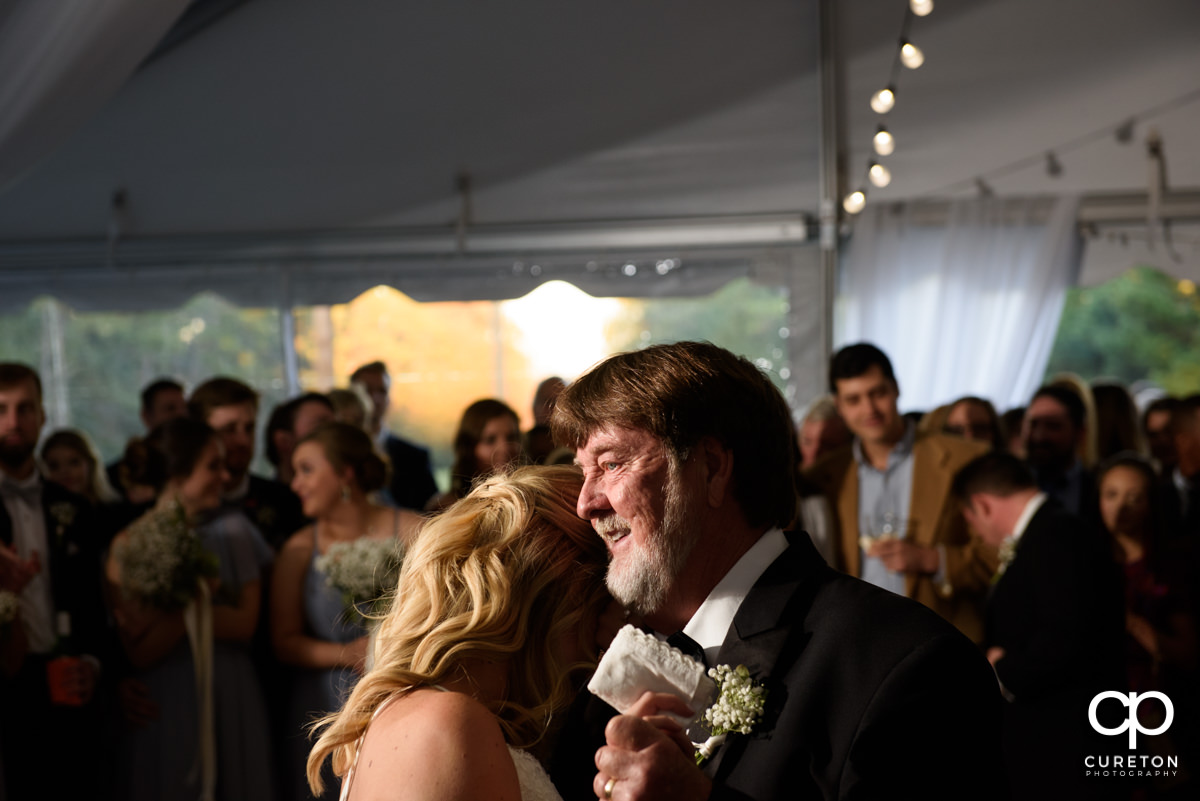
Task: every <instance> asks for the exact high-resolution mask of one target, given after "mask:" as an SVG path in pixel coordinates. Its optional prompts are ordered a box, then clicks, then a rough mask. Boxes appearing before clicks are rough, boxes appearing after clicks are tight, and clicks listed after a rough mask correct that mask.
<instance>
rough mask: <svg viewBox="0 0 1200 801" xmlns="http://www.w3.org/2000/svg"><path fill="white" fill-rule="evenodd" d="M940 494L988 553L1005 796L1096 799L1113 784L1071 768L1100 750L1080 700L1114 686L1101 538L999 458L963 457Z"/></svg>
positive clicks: (1114, 619) (1114, 637) (1021, 467)
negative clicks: (1001, 699)
mask: <svg viewBox="0 0 1200 801" xmlns="http://www.w3.org/2000/svg"><path fill="white" fill-rule="evenodd" d="M952 491H953V493H954V496H955V497H956V498H957V499H958V500H959V502H960V503H961V504H962V509H963V516H964V517H965V518H966V519H967V522H968V523H969V524H970V525H971V527H972V528H973V529H974V530H975V531H976V532H978V533H979V535H980V537H981V538H982V539H983V540H984V541H985V542H988V543H989V544H991V545H994V546H996V547H998V548H999V549H1000V554H1001V563H1000V571H1001V572H1000V573H999V574H998V578H997V579H996V581H995V583H994V584H993V588H992V592H991V594H990V595H989V597H988V603H987V609H986V613H985V644H986V645H987V646H988V651H987V657H988V661H989V662H991V663H992V666H993V667H994V668H995V671H996V676H997V677H998V679H999V681H1000V685H1001V688H1002V689H1003V692H1004V696H1005V699H1006V700H1007V701H1008V703H1006V704H1005V709H1004V746H1005V749H1004V750H1005V761H1006V763H1007V765H1008V772H1009V779H1010V781H1011V783H1012V788H1013V795H1014V797H1016V798H1022V799H1024V798H1029V799H1037V798H1046V799H1059V798H1096V797H1105V794H1106V793H1108V792H1111V791H1113V790H1114V789H1117V788H1114V787H1112V786H1111V783H1109V784H1108V785H1105V784H1104V783H1103V782H1098V781H1097V780H1095V779H1092V780H1090V781H1089V780H1088V779H1087V778H1086V777H1085V775H1084V770H1083V765H1084V758H1085V757H1086V756H1087V755H1088V754H1097V753H1107V752H1109V751H1111V750H1112V746H1111V745H1109V746H1105V745H1104V743H1103V742H1102V738H1100V739H1098V738H1097V735H1096V733H1095V732H1094V731H1093V730H1092V728H1091V727H1090V725H1089V723H1088V706H1089V704H1090V703H1091V700H1092V698H1094V697H1095V696H1096V695H1097V694H1098V693H1100V692H1104V691H1109V690H1116V691H1124V690H1125V686H1124V684H1125V682H1124V678H1123V675H1122V662H1121V659H1122V647H1123V644H1124V600H1123V596H1122V591H1121V583H1120V582H1121V578H1120V574H1119V573H1118V570H1117V567H1116V564H1115V562H1114V559H1113V557H1112V551H1111V546H1110V545H1109V544H1108V542H1107V539H1106V538H1105V537H1104V536H1103V535H1102V534H1101V533H1100V532H1099V531H1098V530H1097V529H1095V528H1094V527H1091V526H1087V525H1085V524H1084V523H1082V522H1081V521H1080V520H1079V519H1078V518H1076V517H1075V516H1074V515H1071V514H1069V513H1068V512H1067V511H1066V510H1064V509H1063V508H1062V507H1061V506H1059V505H1058V504H1057V503H1056V502H1055V501H1054V500H1052V499H1049V498H1047V496H1046V494H1045V493H1043V492H1040V491H1039V490H1038V487H1037V483H1036V480H1035V478H1034V476H1033V473H1032V472H1031V471H1030V470H1029V468H1028V467H1026V465H1025V464H1024V463H1022V462H1021V461H1020V460H1019V459H1017V458H1016V457H1015V456H1012V455H1011V454H1007V453H1000V452H992V453H989V454H986V455H984V456H981V457H979V458H977V459H975V460H974V461H972V462H970V463H968V464H967V465H966V466H964V467H963V469H962V470H961V471H959V473H958V475H957V476H955V479H954V484H953V487H952ZM1122 709H1123V708H1122ZM1125 711H1127V710H1125ZM1111 725H1112V724H1109V726H1110V727H1111Z"/></svg>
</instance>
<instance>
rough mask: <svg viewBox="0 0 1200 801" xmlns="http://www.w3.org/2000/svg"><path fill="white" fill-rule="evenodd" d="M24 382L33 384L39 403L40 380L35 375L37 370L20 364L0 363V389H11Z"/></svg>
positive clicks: (39, 377) (40, 393)
mask: <svg viewBox="0 0 1200 801" xmlns="http://www.w3.org/2000/svg"><path fill="white" fill-rule="evenodd" d="M26 381H30V382H32V383H33V386H34V388H35V389H36V390H37V396H38V400H39V401H41V399H42V378H41V376H39V375H38V374H37V370H34V369H33V368H32V367H30V366H29V365H27V364H21V363H20V362H0V389H11V388H12V387H15V386H16V385H17V384H21V383H24V382H26Z"/></svg>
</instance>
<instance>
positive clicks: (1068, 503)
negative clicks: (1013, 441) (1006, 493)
mask: <svg viewBox="0 0 1200 801" xmlns="http://www.w3.org/2000/svg"><path fill="white" fill-rule="evenodd" d="M1085 420H1086V410H1085V408H1084V405H1083V401H1082V400H1080V398H1079V396H1078V395H1076V394H1075V393H1074V392H1072V391H1071V390H1069V389H1067V388H1066V387H1064V386H1061V385H1058V384H1047V385H1046V386H1043V387H1041V388H1040V389H1039V390H1038V391H1037V392H1035V393H1034V394H1033V400H1031V401H1030V402H1029V406H1028V408H1027V409H1026V411H1025V422H1024V432H1025V453H1026V458H1027V459H1028V461H1029V466H1030V467H1032V468H1033V474H1034V476H1035V477H1036V478H1037V485H1038V489H1040V490H1041V491H1042V492H1044V493H1046V494H1047V495H1049V496H1050V497H1051V498H1053V499H1054V500H1056V501H1058V503H1059V505H1061V506H1062V507H1063V508H1064V509H1066V510H1067V511H1068V512H1070V513H1071V514H1073V515H1076V516H1080V517H1082V518H1084V519H1094V516H1095V511H1094V510H1095V507H1096V481H1095V479H1094V478H1093V476H1092V475H1091V473H1089V472H1088V471H1087V469H1086V468H1085V467H1084V466H1083V462H1081V461H1080V459H1079V447H1080V443H1082V442H1083V438H1084V437H1085V436H1086V435H1087V427H1086V423H1085Z"/></svg>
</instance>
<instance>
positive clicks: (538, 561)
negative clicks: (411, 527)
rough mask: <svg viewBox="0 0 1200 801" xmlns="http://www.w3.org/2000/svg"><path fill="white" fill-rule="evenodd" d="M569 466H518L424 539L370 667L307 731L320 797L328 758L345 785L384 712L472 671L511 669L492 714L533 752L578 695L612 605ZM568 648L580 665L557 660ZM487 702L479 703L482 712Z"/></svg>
mask: <svg viewBox="0 0 1200 801" xmlns="http://www.w3.org/2000/svg"><path fill="white" fill-rule="evenodd" d="M582 484H583V478H582V475H581V474H580V472H579V470H578V468H575V467H563V466H559V467H522V468H517V469H515V470H513V471H512V472H510V473H507V474H498V475H494V476H492V477H490V478H488V479H487V480H486V481H484V482H483V483H481V484H480V485H478V486H477V487H476V488H475V489H474V490H472V491H471V493H470V494H469V495H468V496H467V497H465V498H463V499H462V500H461V501H458V502H457V503H455V504H454V505H453V506H451V507H450V508H449V509H447V510H446V511H445V512H443V513H442V514H441V515H439V516H438V517H437V518H435V519H433V520H431V521H430V522H429V523H428V524H426V525H425V527H424V528H423V529H422V530H421V533H420V534H419V535H418V537H417V540H416V542H414V543H413V545H412V546H411V547H410V548H409V551H408V553H407V555H406V556H405V559H404V565H403V567H402V568H401V570H400V577H399V580H398V582H397V589H396V593H395V599H394V603H393V604H392V608H391V611H389V612H388V614H387V616H386V617H384V618H383V619H382V622H381V624H380V627H379V632H378V636H377V641H376V645H375V664H374V667H372V669H371V670H370V671H369V672H368V673H367V674H366V675H365V676H363V678H362V679H361V680H360V681H359V682H358V685H357V686H356V687H355V688H354V691H353V692H352V693H351V694H350V697H349V698H348V699H347V700H346V703H345V705H344V706H343V707H342V709H341V710H340V711H338V712H336V713H334V714H331V715H328V716H326V717H325V718H323V719H322V720H320V721H317V723H316V724H314V727H313V729H314V731H318V730H321V735H320V738H319V739H318V740H317V743H316V745H315V746H314V747H313V750H312V752H311V753H310V754H309V757H308V781H309V785H310V786H311V787H312V789H313V792H314V793H315V794H317V795H320V793H321V790H322V786H323V782H322V779H321V775H320V774H321V765H322V764H323V763H324V761H325V758H326V757H327V756H332V762H333V772H334V773H335V774H336V775H338V776H344V775H345V774H346V771H347V770H348V769H349V768H350V766H351V765H352V764H353V760H354V754H355V750H356V747H357V743H358V740H359V738H360V737H361V736H362V735H363V734H364V733H365V732H366V730H367V726H368V724H369V723H370V721H371V717H372V715H374V714H375V711H376V710H377V709H378V708H379V707H380V706H381V705H383V704H384V703H385V702H387V701H388V700H390V699H391V698H394V697H396V696H399V695H403V694H405V693H408V692H410V691H412V690H414V689H417V688H420V687H430V686H433V685H436V684H439V683H440V682H443V681H447V680H450V679H452V678H457V677H461V676H462V675H464V674H463V673H462V672H460V671H462V669H463V667H464V663H466V662H467V661H473V660H483V661H504V662H506V663H507V667H508V670H507V674H508V675H507V684H506V695H505V698H504V699H503V700H501V701H498V702H494V703H490V704H489V707H490V708H491V711H492V712H493V713H494V714H495V715H496V717H497V719H498V720H499V723H500V727H501V729H502V730H503V732H504V737H505V739H506V740H507V741H508V742H509V744H511V745H513V746H515V747H518V748H529V747H530V746H532V745H534V744H535V743H537V742H538V741H539V740H541V739H542V737H543V736H544V735H545V733H546V731H547V729H548V728H549V724H550V720H551V716H552V715H553V714H555V713H557V712H560V711H562V710H563V709H565V708H566V707H567V706H568V705H569V704H570V702H571V700H572V698H573V696H574V687H573V682H572V675H573V674H574V673H575V671H576V670H577V669H581V668H586V667H591V666H593V665H594V663H595V660H596V643H595V638H596V637H595V635H596V624H597V621H598V619H599V616H600V614H601V613H602V612H603V610H604V608H605V606H606V605H607V603H608V601H609V596H608V592H607V590H606V589H605V586H604V573H605V570H606V569H607V562H608V558H607V552H606V549H605V547H604V543H603V541H602V540H601V539H600V537H598V536H597V535H596V533H595V532H594V531H593V530H592V527H591V525H590V524H589V523H588V522H586V521H584V520H581V519H580V518H579V517H578V516H576V514H575V505H576V501H577V499H578V497H579V490H580V488H581V487H582ZM568 638H570V639H573V640H575V641H576V644H577V646H578V651H577V653H580V654H583V655H584V656H585V661H584V662H581V663H575V664H568V663H566V661H565V655H564V654H563V648H562V647H561V646H562V644H564V643H565V642H568V641H569V640H568ZM485 703H486V702H485Z"/></svg>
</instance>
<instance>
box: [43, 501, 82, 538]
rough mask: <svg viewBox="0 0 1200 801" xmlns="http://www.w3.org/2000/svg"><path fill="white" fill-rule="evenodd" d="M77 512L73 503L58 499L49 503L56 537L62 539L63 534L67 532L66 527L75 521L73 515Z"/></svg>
mask: <svg viewBox="0 0 1200 801" xmlns="http://www.w3.org/2000/svg"><path fill="white" fill-rule="evenodd" d="M78 512H79V510H78V509H76V508H75V504H73V503H68V502H66V501H60V502H58V503H52V504H50V516H51V517H53V518H54V523H55V529H54V536H55V537H56V538H57V539H59V540H62V537H63V534H65V533H67V528H68V527H70V525H71V524H72V523H74V522H75V515H76V514H78Z"/></svg>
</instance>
